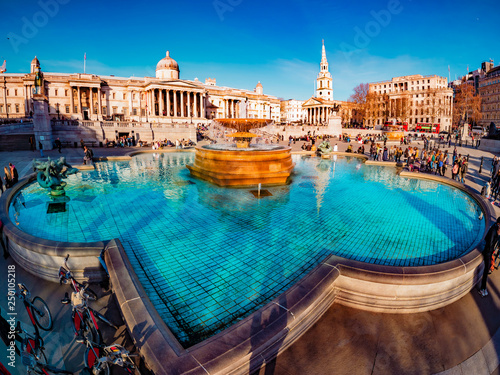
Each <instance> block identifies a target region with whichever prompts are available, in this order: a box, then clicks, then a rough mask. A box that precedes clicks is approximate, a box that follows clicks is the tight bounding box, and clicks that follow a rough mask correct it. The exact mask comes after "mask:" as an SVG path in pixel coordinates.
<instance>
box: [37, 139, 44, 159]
mask: <svg viewBox="0 0 500 375" xmlns="http://www.w3.org/2000/svg"><path fill="white" fill-rule="evenodd" d="M38 148H39V149H40V156H41V157H42V158H43V145H42V142H40V141H38Z"/></svg>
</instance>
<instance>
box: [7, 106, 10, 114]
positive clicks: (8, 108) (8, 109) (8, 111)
mask: <svg viewBox="0 0 500 375" xmlns="http://www.w3.org/2000/svg"><path fill="white" fill-rule="evenodd" d="M7 113H10V104H7Z"/></svg>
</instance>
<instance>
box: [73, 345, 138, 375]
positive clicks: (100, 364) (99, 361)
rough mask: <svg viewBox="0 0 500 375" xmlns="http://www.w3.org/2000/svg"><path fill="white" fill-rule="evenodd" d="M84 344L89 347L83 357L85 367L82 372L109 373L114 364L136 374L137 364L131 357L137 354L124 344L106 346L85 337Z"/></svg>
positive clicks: (88, 374) (93, 373)
mask: <svg viewBox="0 0 500 375" xmlns="http://www.w3.org/2000/svg"><path fill="white" fill-rule="evenodd" d="M84 344H85V345H86V346H87V349H86V350H85V354H84V357H83V361H84V363H85V369H84V370H83V371H82V374H87V375H109V374H110V371H111V370H110V368H111V366H113V365H116V366H120V367H122V368H123V369H124V370H125V371H126V372H127V373H128V374H131V375H132V374H134V370H135V364H134V362H133V361H132V359H131V357H136V356H137V355H136V354H130V353H129V351H128V350H126V349H125V348H124V347H123V346H121V345H119V344H112V345H109V346H105V345H102V344H97V343H95V342H92V341H89V340H87V339H84Z"/></svg>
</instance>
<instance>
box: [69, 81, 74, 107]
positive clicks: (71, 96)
mask: <svg viewBox="0 0 500 375" xmlns="http://www.w3.org/2000/svg"><path fill="white" fill-rule="evenodd" d="M69 93H70V99H71V110H70V112H69V113H75V98H74V97H73V87H71V86H70V87H69Z"/></svg>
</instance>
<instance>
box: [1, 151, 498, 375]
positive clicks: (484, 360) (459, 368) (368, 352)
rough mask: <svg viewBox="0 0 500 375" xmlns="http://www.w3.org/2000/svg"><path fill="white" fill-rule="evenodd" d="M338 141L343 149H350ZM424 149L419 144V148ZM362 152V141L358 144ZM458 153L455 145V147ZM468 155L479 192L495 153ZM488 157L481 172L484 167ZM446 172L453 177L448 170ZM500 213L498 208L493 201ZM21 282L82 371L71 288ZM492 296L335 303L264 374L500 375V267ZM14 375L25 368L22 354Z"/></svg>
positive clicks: (26, 163)
mask: <svg viewBox="0 0 500 375" xmlns="http://www.w3.org/2000/svg"><path fill="white" fill-rule="evenodd" d="M303 143H304V142H297V143H296V144H292V149H293V150H294V151H299V150H301V149H300V147H301V146H302V144H303ZM332 143H337V144H338V146H339V151H343V150H345V149H346V148H347V144H346V143H344V142H332ZM418 146H419V147H422V144H421V143H420V144H419V145H418ZM354 148H355V149H357V147H356V146H354ZM128 151H131V148H124V149H113V148H109V149H104V148H96V149H94V153H95V156H108V155H121V154H123V153H124V152H128ZM450 151H452V149H450ZM458 152H459V153H461V154H464V155H467V154H469V155H470V159H469V162H470V163H469V164H470V168H469V175H468V177H467V181H466V184H467V185H469V186H470V187H471V188H472V189H474V190H476V191H478V192H479V191H480V189H481V186H482V184H484V181H485V180H486V179H488V178H489V177H490V174H489V168H490V165H491V158H492V157H493V155H492V154H491V153H485V152H482V151H479V150H476V149H472V148H465V147H464V148H458ZM45 155H46V156H47V155H49V156H50V157H51V158H56V157H59V156H60V154H59V153H58V152H57V150H52V151H45ZM61 155H63V156H66V157H67V159H68V162H69V163H70V164H80V163H81V161H82V156H83V152H82V150H81V149H74V148H68V149H63V152H62V154H61ZM34 157H40V155H39V152H31V151H13V152H0V167H3V166H6V165H8V163H9V162H13V163H14V164H15V165H16V166H17V169H18V171H19V174H20V176H24V175H26V174H28V173H30V172H31V161H32V159H33V158H34ZM481 157H484V166H483V173H481V174H479V173H478V169H479V165H480V160H481ZM447 176H448V177H449V176H450V170H449V169H448V172H447ZM495 211H496V214H497V215H500V209H499V208H498V207H497V206H495ZM9 264H13V261H12V260H11V258H9V259H7V260H4V259H3V258H1V257H0V270H2V271H0V275H5V274H6V270H7V266H8V265H9ZM16 282H24V283H25V284H27V285H28V287H29V288H30V289H31V291H32V294H33V295H39V296H41V297H42V298H44V299H45V301H47V303H48V304H49V306H50V309H51V311H52V315H53V317H54V319H55V325H54V329H53V330H52V332H48V333H44V334H43V337H44V339H45V342H46V348H47V349H46V353H47V356H48V358H49V362H50V363H52V364H54V365H57V366H59V367H66V368H67V369H69V370H71V371H74V372H75V373H78V371H79V370H80V369H81V368H82V366H83V361H82V359H83V354H84V349H85V348H84V347H83V345H81V344H77V343H76V342H74V340H73V333H72V331H71V323H70V308H69V307H68V306H63V305H61V304H60V299H61V298H62V297H63V296H64V292H65V291H69V286H67V285H63V286H59V285H58V284H54V283H49V282H45V281H42V280H40V279H37V278H35V277H34V276H32V275H30V274H28V273H26V272H25V271H23V270H22V269H20V268H17V270H16ZM93 288H94V289H95V290H96V291H97V290H98V293H99V294H100V295H101V296H102V298H101V299H100V300H99V301H97V302H95V303H94V307H95V308H97V309H98V310H100V311H101V312H103V313H105V315H106V316H107V317H108V318H109V319H110V320H113V321H114V322H116V323H120V321H121V319H120V316H119V313H118V311H117V309H116V305H115V304H114V300H113V298H112V296H111V295H110V294H109V292H107V291H106V290H104V289H102V288H100V287H99V286H98V285H96V286H94V287H93ZM488 290H489V291H490V296H488V297H486V298H481V297H480V296H479V294H478V293H477V292H476V291H475V290H473V291H472V292H471V293H469V294H468V295H466V296H465V297H463V298H462V299H461V300H460V301H458V302H455V303H453V304H452V305H450V306H447V307H445V308H442V309H438V310H434V311H431V312H427V313H420V314H409V315H397V314H375V313H369V312H364V311H360V310H356V309H352V308H347V307H343V306H340V305H337V304H334V305H333V306H332V307H331V308H330V309H329V310H328V311H327V312H326V313H325V315H324V316H323V317H322V318H321V320H320V321H319V322H318V323H316V324H315V325H314V326H313V327H312V328H311V329H310V330H309V331H308V332H306V333H305V334H304V335H303V336H302V337H301V338H300V339H299V340H298V341H297V342H296V343H295V344H294V345H292V346H291V347H290V348H289V349H287V350H286V351H285V352H284V353H283V354H281V355H280V356H279V357H278V358H277V359H276V360H274V361H272V362H271V363H269V364H267V366H263V368H262V369H261V371H259V375H260V374H276V375H280V374H283V375H284V374H287V375H288V374H290V375H292V374H301V375H302V374H433V373H439V372H440V371H444V370H449V371H447V372H446V374H491V373H493V374H499V373H500V371H499V369H498V361H499V357H500V355H499V354H497V353H500V333H499V334H496V332H497V330H498V328H499V327H500V271H496V272H494V273H493V274H492V275H491V277H490V278H489V284H488ZM6 291H7V278H6V277H5V276H0V307H1V309H2V316H4V317H5V316H6V315H5V308H6V306H7V303H6V298H5V297H2V296H5V295H6ZM16 310H17V313H18V315H17V318H18V319H19V320H21V321H22V322H23V323H26V325H25V326H26V327H28V328H29V324H27V323H28V316H27V313H26V311H24V308H23V307H22V305H21V303H20V301H17V306H16ZM101 326H102V328H103V329H104V331H105V332H104V336H105V341H106V342H108V343H111V342H119V343H124V344H126V345H127V346H128V347H130V340H129V338H128V335H127V334H126V331H125V330H124V327H123V325H122V326H121V327H120V330H118V331H117V332H114V330H113V329H112V328H108V327H105V326H104V325H103V324H102V325H101ZM6 352H7V351H6V346H5V344H4V343H3V342H1V341H0V353H1V354H0V362H2V363H3V364H6V363H7V362H8V360H7V358H6V355H5V353H6ZM16 364H17V367H18V368H17V369H15V370H13V369H12V368H10V367H9V370H12V371H11V372H12V373H13V374H20V373H23V371H24V370H23V367H22V366H21V363H20V359H19V358H18V357H17V358H16Z"/></svg>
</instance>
